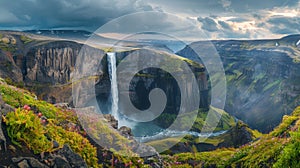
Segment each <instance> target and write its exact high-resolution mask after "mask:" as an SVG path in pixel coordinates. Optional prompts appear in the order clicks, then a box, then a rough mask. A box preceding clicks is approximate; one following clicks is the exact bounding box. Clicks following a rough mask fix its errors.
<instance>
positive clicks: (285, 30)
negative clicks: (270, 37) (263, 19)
mask: <svg viewBox="0 0 300 168" xmlns="http://www.w3.org/2000/svg"><path fill="white" fill-rule="evenodd" d="M268 23H269V24H271V27H270V30H271V31H272V32H273V33H277V34H294V33H299V32H300V26H299V25H300V17H282V16H281V17H273V18H270V19H269V20H268Z"/></svg>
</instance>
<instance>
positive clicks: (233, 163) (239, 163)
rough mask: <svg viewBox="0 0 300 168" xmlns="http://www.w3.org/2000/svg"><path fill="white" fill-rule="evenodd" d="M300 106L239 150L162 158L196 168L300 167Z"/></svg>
mask: <svg viewBox="0 0 300 168" xmlns="http://www.w3.org/2000/svg"><path fill="white" fill-rule="evenodd" d="M299 126H300V106H299V107H297V108H296V109H295V110H294V112H292V114H291V116H287V115H285V116H284V117H283V119H282V122H281V123H280V125H279V126H277V127H276V128H275V129H274V130H273V131H272V132H270V133H269V134H267V135H263V136H262V137H261V138H259V139H256V140H255V141H252V142H251V143H248V144H246V145H242V146H241V147H239V148H221V149H217V150H215V151H210V152H200V153H198V152H197V151H196V150H195V151H194V152H193V153H180V154H176V155H174V156H168V155H165V156H163V158H164V160H165V161H166V163H165V164H166V165H168V166H171V167H172V166H178V165H181V164H185V165H186V166H190V167H192V166H195V167H291V168H294V167H295V168H296V167H299V164H300V162H299V158H300V152H299V149H300V128H299Z"/></svg>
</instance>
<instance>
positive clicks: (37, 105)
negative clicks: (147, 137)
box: [0, 78, 143, 167]
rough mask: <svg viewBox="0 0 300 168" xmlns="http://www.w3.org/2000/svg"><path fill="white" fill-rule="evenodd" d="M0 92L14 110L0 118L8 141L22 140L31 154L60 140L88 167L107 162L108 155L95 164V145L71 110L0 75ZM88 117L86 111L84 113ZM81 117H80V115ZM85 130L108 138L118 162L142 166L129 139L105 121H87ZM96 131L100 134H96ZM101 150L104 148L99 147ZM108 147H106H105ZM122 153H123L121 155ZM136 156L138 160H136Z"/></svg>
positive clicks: (43, 150) (51, 147)
mask: <svg viewBox="0 0 300 168" xmlns="http://www.w3.org/2000/svg"><path fill="white" fill-rule="evenodd" d="M0 94H1V95H2V98H3V100H4V102H5V103H7V104H9V105H11V106H13V107H15V108H16V111H13V112H9V113H8V114H7V115H6V116H5V117H4V116H3V119H4V121H5V124H6V125H7V131H8V133H9V137H10V138H11V140H12V142H13V143H14V144H15V145H16V146H19V147H21V146H22V145H23V144H25V145H26V146H28V147H29V148H30V149H31V150H32V151H33V152H34V153H35V154H40V153H43V152H52V151H56V150H57V149H59V148H61V147H62V146H63V145H64V144H69V146H70V147H71V149H72V150H73V151H74V152H76V153H78V154H79V155H80V156H81V157H82V158H83V159H84V160H85V161H86V163H87V164H88V165H89V167H101V166H102V164H105V163H108V165H109V166H111V165H112V164H113V163H111V162H110V160H109V159H110V158H109V157H108V158H104V159H103V158H102V159H101V160H104V161H105V159H108V160H106V161H105V163H102V164H99V163H98V158H100V156H98V155H97V149H96V147H95V146H93V145H92V143H91V142H90V141H89V140H88V139H87V138H86V137H85V134H86V133H85V130H83V129H82V128H81V127H74V125H75V126H76V125H77V126H79V125H81V124H82V123H79V120H78V118H77V115H76V113H75V111H74V110H71V109H63V108H60V107H56V106H54V105H52V104H49V103H47V102H45V101H41V100H37V99H36V96H35V95H34V94H32V93H30V92H29V91H27V90H24V89H20V88H16V87H14V86H11V85H8V84H6V82H5V80H4V79H1V78H0ZM24 105H28V106H30V107H31V110H25V109H23V106H24ZM39 112H41V113H42V115H43V116H45V117H46V118H47V120H46V122H44V121H43V120H42V119H41V118H39V117H38V116H37V114H38V113H39ZM85 117H86V119H91V118H90V117H93V119H95V117H94V116H90V115H86V116H85ZM83 118H84V117H83ZM88 124H91V125H89V128H92V130H89V131H90V133H91V134H93V135H94V138H100V139H101V141H103V142H109V141H111V142H112V143H113V147H114V148H112V149H111V151H118V152H116V153H114V154H112V157H113V158H115V159H118V160H119V162H120V163H119V164H120V165H123V166H124V165H125V164H129V163H131V164H132V166H139V167H142V163H143V160H142V159H141V158H139V157H138V155H137V154H135V153H134V152H132V151H131V148H130V147H129V146H126V145H127V144H128V143H130V142H131V141H130V140H128V139H126V138H125V137H123V136H121V135H120V134H119V133H118V132H117V131H113V129H112V128H110V127H109V126H108V125H107V122H105V121H103V118H102V120H101V119H99V120H96V122H92V123H88ZM99 132H101V135H104V136H99V135H100V134H99ZM53 141H56V142H58V144H59V147H58V148H54V147H53ZM101 150H104V151H105V149H102V148H101ZM107 150H108V149H107ZM122 154H124V155H122ZM139 160H140V161H139Z"/></svg>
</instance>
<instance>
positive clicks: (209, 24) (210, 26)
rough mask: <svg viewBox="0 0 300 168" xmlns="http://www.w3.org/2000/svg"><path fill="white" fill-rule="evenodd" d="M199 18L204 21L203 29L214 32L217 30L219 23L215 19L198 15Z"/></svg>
mask: <svg viewBox="0 0 300 168" xmlns="http://www.w3.org/2000/svg"><path fill="white" fill-rule="evenodd" d="M197 20H198V21H199V22H201V23H202V29H204V30H207V31H210V32H214V31H217V30H218V28H217V23H216V22H215V21H214V19H212V18H209V17H204V18H202V17H198V18H197Z"/></svg>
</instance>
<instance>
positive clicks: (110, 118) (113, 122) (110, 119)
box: [103, 114, 118, 129]
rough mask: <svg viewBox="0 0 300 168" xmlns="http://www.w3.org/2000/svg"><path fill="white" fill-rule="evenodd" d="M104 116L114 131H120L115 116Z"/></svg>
mask: <svg viewBox="0 0 300 168" xmlns="http://www.w3.org/2000/svg"><path fill="white" fill-rule="evenodd" d="M103 116H104V118H105V119H106V120H107V122H108V123H109V124H110V125H111V126H112V127H113V128H114V129H118V120H116V119H115V117H114V116H113V115H111V114H104V115H103Z"/></svg>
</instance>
